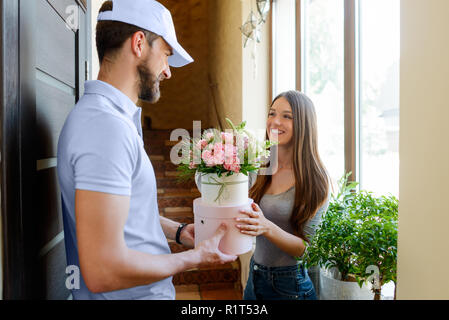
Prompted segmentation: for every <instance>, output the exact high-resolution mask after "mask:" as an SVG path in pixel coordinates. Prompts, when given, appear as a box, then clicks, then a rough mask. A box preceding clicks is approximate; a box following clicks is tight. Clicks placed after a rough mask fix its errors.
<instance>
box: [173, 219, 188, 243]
mask: <svg viewBox="0 0 449 320" xmlns="http://www.w3.org/2000/svg"><path fill="white" fill-rule="evenodd" d="M186 226H187V223H181V224H180V225H179V226H178V229H177V230H176V236H175V240H176V243H178V244H181V245H182V242H181V232H182V230H183V229H184V228H185V227H186Z"/></svg>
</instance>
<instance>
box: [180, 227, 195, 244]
mask: <svg viewBox="0 0 449 320" xmlns="http://www.w3.org/2000/svg"><path fill="white" fill-rule="evenodd" d="M179 240H181V243H182V245H183V246H185V247H187V248H193V247H195V225H194V224H188V225H186V226H185V227H184V229H182V231H181V235H180V237H179Z"/></svg>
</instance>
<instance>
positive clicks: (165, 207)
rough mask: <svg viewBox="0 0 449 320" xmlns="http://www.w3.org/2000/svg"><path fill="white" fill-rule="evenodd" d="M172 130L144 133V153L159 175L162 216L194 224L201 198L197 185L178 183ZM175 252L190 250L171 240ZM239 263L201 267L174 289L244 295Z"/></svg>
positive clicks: (176, 279) (185, 275)
mask: <svg viewBox="0 0 449 320" xmlns="http://www.w3.org/2000/svg"><path fill="white" fill-rule="evenodd" d="M170 133H171V130H144V144H145V150H146V152H147V154H148V155H149V157H150V160H151V163H152V165H153V167H154V171H155V174H156V180H157V187H158V205H159V213H160V214H161V215H162V216H164V217H166V218H169V219H171V220H174V221H177V222H180V223H181V222H182V223H193V200H194V199H196V198H199V197H200V196H201V194H200V192H199V191H198V189H197V187H196V185H195V182H194V181H189V182H187V183H184V182H183V183H182V184H180V183H178V181H177V178H176V167H177V166H176V165H174V164H173V163H171V161H170V150H171V148H172V147H173V146H174V145H175V144H177V143H178V142H177V141H174V142H173V141H170ZM169 245H170V249H171V251H172V253H178V252H182V251H185V250H188V249H187V248H186V247H184V246H182V245H179V244H177V243H176V242H175V241H172V240H169ZM240 275H241V272H240V262H239V260H237V261H235V262H233V263H228V264H225V265H220V266H214V267H211V268H198V269H192V270H188V271H186V272H182V273H180V274H177V275H175V276H174V277H173V283H174V285H175V287H177V289H178V288H181V287H183V286H190V287H195V286H198V290H199V292H201V290H203V289H204V290H210V289H216V290H222V289H223V288H224V289H227V290H229V289H232V290H235V291H236V292H238V293H241V292H242V288H241V282H240V278H241V276H240Z"/></svg>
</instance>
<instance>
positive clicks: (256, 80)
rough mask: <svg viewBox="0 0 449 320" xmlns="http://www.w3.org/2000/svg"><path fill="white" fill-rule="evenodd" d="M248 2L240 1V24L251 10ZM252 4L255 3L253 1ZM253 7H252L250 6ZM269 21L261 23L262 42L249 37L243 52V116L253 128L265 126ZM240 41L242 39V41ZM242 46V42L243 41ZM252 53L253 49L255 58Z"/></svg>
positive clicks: (268, 61)
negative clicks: (255, 41) (241, 4)
mask: <svg viewBox="0 0 449 320" xmlns="http://www.w3.org/2000/svg"><path fill="white" fill-rule="evenodd" d="M251 2H252V0H251V1H248V0H246V1H243V8H242V24H243V23H244V22H246V20H247V19H248V15H249V13H250V12H251ZM253 7H254V4H253ZM253 9H254V10H256V9H255V8H253ZM269 37H270V29H269V23H268V22H267V23H265V24H264V25H263V26H262V32H261V38H262V39H261V42H260V43H256V47H255V48H254V41H252V40H250V41H249V42H248V44H247V47H246V48H243V55H242V59H243V62H242V68H243V70H242V77H243V81H242V84H243V88H242V99H243V101H242V119H243V120H246V121H247V127H248V128H250V129H253V130H260V129H264V130H265V129H266V122H267V116H268V106H269V104H270V103H271V101H269V100H270V96H269V95H270V85H271V84H270V79H269V75H270V70H269V68H270V60H269V59H270V55H269V53H270V52H269V50H270V48H269V39H270V38H269ZM242 43H243V41H242ZM242 46H243V44H242ZM253 52H256V54H255V57H256V58H255V59H254V58H253Z"/></svg>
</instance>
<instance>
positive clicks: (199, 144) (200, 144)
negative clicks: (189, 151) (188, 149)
mask: <svg viewBox="0 0 449 320" xmlns="http://www.w3.org/2000/svg"><path fill="white" fill-rule="evenodd" d="M206 146H207V141H206V140H204V139H201V140H200V141H198V142H197V144H196V147H197V148H198V149H200V150H203V149H204V148H205V147H206Z"/></svg>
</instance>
